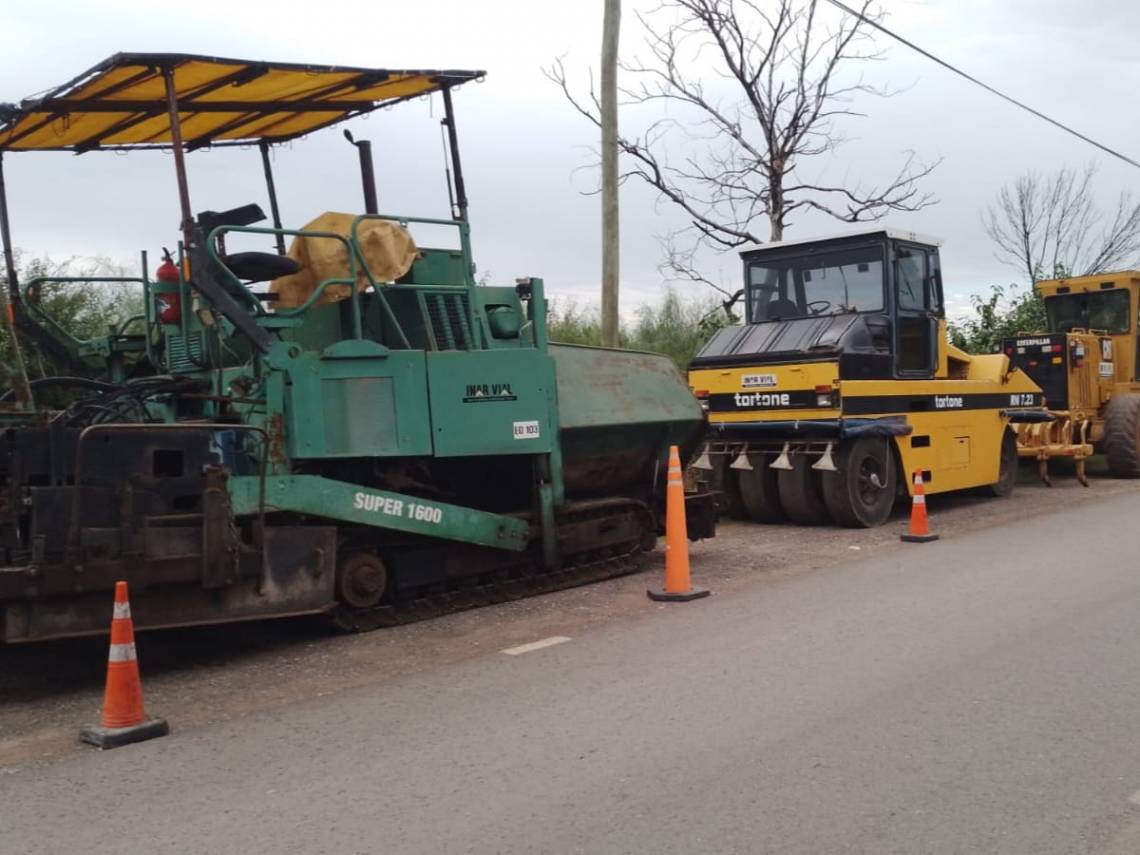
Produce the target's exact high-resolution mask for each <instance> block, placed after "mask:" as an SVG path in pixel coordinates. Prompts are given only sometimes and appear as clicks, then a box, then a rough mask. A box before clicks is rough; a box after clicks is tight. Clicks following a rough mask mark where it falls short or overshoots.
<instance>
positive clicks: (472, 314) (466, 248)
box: [352, 214, 482, 345]
mask: <svg viewBox="0 0 1140 855" xmlns="http://www.w3.org/2000/svg"><path fill="white" fill-rule="evenodd" d="M365 220H386V221H388V222H395V223H398V224H399V225H401V226H407V224H408V223H421V224H423V225H429V226H452V227H454V228H456V229H458V230H459V252H460V255H462V257H463V278H464V280H465V282H464V286H463V287H464V288H466V289H467V323H468V326H469V327H470V328H471V337H472V343H473V344H476V345H478V344H480V342H479V341H478V339H480V338H482V332H481V329H480V327H479V325H478V324H477V323H476V320H477V318H478V315H477V314H476V310H475V294H474V289H475V271H474V270H473V266H474V263H473V261H472V258H471V227H470V225H469V224H468V223H467V222H466V221H465V220H441V219H438V218H436V217H407V216H403V215H402V214H361V215H360V216H358V217H357V218H356V219H354V220H353V221H352V242H353V245H354V246H355V247H356V248H357V251H360V242H359V241H358V240H357V237H356V235H357V230H358V229H359V227H360V224H361V223H362V222H364V221H365ZM361 261H362V262H363V263H364V269H365V271H366V272H367V273H368V279H369V281H370V282H371V283H372V287H373V289H375V291H376V293H377V294H378V295H380V288H379V286H378V285H377V284H376V280H375V279H373V277H372V271H371V270H369V269H368V264H367V262H366V261H365V260H364V258H363V254H362V256H361ZM381 299H383V296H382V295H381ZM385 305H387V301H386V300H385ZM389 311H390V310H389ZM396 328H397V329H398V330H399V329H400V328H399V325H398V324H397V327H396ZM400 336H401V338H403V331H402V330H400ZM406 341H407V340H406V339H405V342H406Z"/></svg>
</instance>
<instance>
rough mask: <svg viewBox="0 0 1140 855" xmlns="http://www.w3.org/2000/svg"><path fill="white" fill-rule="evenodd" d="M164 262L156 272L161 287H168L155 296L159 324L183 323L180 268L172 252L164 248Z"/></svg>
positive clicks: (155, 309)
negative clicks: (179, 282) (179, 284)
mask: <svg viewBox="0 0 1140 855" xmlns="http://www.w3.org/2000/svg"><path fill="white" fill-rule="evenodd" d="M162 254H163V259H164V260H163V262H162V264H160V265H159V267H158V270H156V271H155V272H154V275H155V278H156V279H157V280H158V282H159V284H160V285H163V286H166V287H164V288H163V289H162V290H158V291H156V293H155V295H154V311H155V314H156V315H157V316H158V320H159V323H163V324H180V323H182V295H181V294H180V293H179V289H178V267H177V265H175V263H174V258H173V256H171V254H170V250H168V249H166V248H165V247H163V250H162Z"/></svg>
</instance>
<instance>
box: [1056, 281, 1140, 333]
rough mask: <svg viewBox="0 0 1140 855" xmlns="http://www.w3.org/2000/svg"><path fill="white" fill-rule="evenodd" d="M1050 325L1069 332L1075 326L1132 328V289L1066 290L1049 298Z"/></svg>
mask: <svg viewBox="0 0 1140 855" xmlns="http://www.w3.org/2000/svg"><path fill="white" fill-rule="evenodd" d="M1045 312H1046V314H1047V316H1048V318H1049V329H1051V330H1056V331H1057V332H1068V331H1069V330H1072V329H1086V330H1105V331H1106V332H1110V333H1124V332H1128V327H1129V314H1130V313H1129V311H1128V292H1127V291H1125V290H1123V289H1120V290H1116V291H1094V292H1093V293H1091V294H1065V295H1063V296H1058V297H1049V298H1047V299H1046V300H1045Z"/></svg>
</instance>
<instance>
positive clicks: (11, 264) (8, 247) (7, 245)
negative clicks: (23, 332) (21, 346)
mask: <svg viewBox="0 0 1140 855" xmlns="http://www.w3.org/2000/svg"><path fill="white" fill-rule="evenodd" d="M0 245H3V247H4V272H5V273H6V274H7V276H8V302H9V303H11V304H13V305H14V304H15V303H16V302H17V301H18V300H19V299H20V283H19V280H18V279H17V278H16V257H15V256H14V255H13V254H12V233H11V232H10V231H9V230H8V190H7V187H6V186H5V184H4V152H2V151H0Z"/></svg>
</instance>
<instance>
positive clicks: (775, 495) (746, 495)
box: [733, 454, 787, 523]
mask: <svg viewBox="0 0 1140 855" xmlns="http://www.w3.org/2000/svg"><path fill="white" fill-rule="evenodd" d="M748 462H749V463H751V464H752V468H751V469H735V470H733V471H734V472H736V477H737V483H739V484H740V501H741V504H742V505H743V506H744V508H745V510H746V511H747V512H748V518H749V519H750V520H752V521H753V522H758V523H779V522H784V521H785V520H786V519H787V515H786V514H785V513H784V509H783V507H782V506H781V505H780V487H779V484H778V483H777V475H778V470H776V469H773V468H772V467H771V466H769V465H768V464H769V463H771V460H770V459H769V458H768V457H767V456H766V455H763V454H750V455H748Z"/></svg>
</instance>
